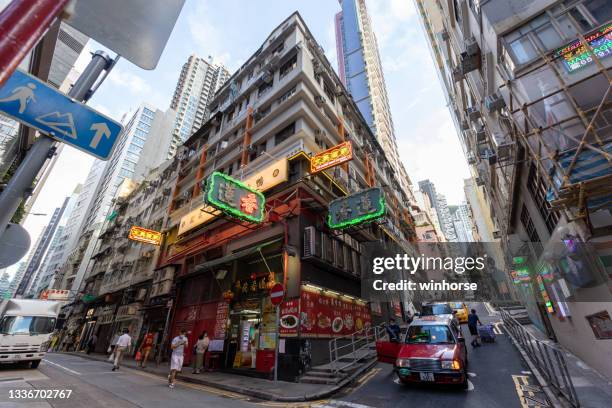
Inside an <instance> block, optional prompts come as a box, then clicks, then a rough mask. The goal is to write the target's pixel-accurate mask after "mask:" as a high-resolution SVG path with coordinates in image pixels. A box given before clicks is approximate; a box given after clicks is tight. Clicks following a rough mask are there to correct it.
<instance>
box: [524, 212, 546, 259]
mask: <svg viewBox="0 0 612 408" xmlns="http://www.w3.org/2000/svg"><path fill="white" fill-rule="evenodd" d="M521 223H522V224H523V227H524V228H525V231H526V232H527V237H528V238H529V242H531V243H532V244H533V247H534V250H535V251H536V253H537V255H538V256H539V255H540V254H541V253H542V241H541V240H540V236H539V235H538V231H536V228H535V225H534V224H533V220H532V219H531V216H530V215H529V211H528V210H527V207H526V206H525V204H523V207H522V208H521Z"/></svg>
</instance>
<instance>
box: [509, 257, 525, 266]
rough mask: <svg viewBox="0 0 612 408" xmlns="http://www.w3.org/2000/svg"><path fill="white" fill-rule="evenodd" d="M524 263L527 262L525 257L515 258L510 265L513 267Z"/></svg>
mask: <svg viewBox="0 0 612 408" xmlns="http://www.w3.org/2000/svg"><path fill="white" fill-rule="evenodd" d="M525 262H527V257H525V256H515V257H514V258H512V263H513V264H514V265H520V264H524V263H525Z"/></svg>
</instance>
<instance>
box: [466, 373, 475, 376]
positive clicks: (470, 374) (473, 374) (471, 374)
mask: <svg viewBox="0 0 612 408" xmlns="http://www.w3.org/2000/svg"><path fill="white" fill-rule="evenodd" d="M468 375H469V376H470V377H476V373H468Z"/></svg>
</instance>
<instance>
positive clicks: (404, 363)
mask: <svg viewBox="0 0 612 408" xmlns="http://www.w3.org/2000/svg"><path fill="white" fill-rule="evenodd" d="M395 365H396V366H397V367H400V368H408V367H410V360H409V359H407V358H398V359H397V360H396V361H395Z"/></svg>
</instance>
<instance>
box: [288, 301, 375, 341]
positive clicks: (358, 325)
mask: <svg viewBox="0 0 612 408" xmlns="http://www.w3.org/2000/svg"><path fill="white" fill-rule="evenodd" d="M280 318H281V327H280V333H281V335H282V336H284V337H291V336H295V335H297V333H298V326H299V330H300V334H301V336H303V337H323V338H328V337H335V336H345V335H350V334H353V333H355V332H356V331H359V330H361V329H363V328H365V327H369V326H371V324H372V319H371V316H370V311H369V310H368V306H367V305H366V304H365V303H361V302H357V301H354V300H352V299H349V298H343V297H340V296H336V295H332V294H326V293H325V292H317V291H308V290H302V292H301V295H300V299H294V300H290V301H287V302H284V303H283V304H282V305H281V316H280Z"/></svg>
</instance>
